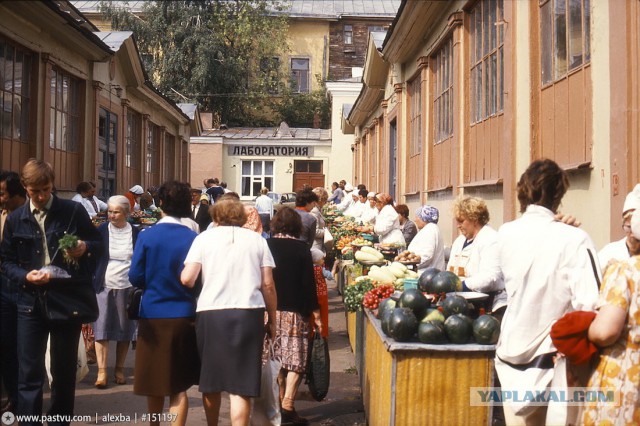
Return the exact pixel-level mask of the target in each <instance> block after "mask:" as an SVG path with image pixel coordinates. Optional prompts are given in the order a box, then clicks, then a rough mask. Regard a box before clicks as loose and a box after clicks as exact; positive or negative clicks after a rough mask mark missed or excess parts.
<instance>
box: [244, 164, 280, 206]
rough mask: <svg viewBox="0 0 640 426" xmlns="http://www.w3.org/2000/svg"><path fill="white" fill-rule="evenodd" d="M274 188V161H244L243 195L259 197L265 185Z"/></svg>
mask: <svg viewBox="0 0 640 426" xmlns="http://www.w3.org/2000/svg"><path fill="white" fill-rule="evenodd" d="M265 186H266V187H267V188H273V161H262V160H252V161H243V162H242V194H241V195H242V196H243V197H257V196H258V195H260V189H262V188H263V187H265Z"/></svg>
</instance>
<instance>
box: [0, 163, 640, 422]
mask: <svg viewBox="0 0 640 426" xmlns="http://www.w3.org/2000/svg"><path fill="white" fill-rule="evenodd" d="M54 185H55V175H54V172H53V169H52V168H51V166H50V165H49V164H48V163H46V162H43V161H40V160H34V159H32V160H29V162H28V163H27V164H26V165H25V166H24V168H23V170H22V173H21V174H20V175H18V174H17V173H13V172H1V173H0V206H1V207H2V215H1V216H0V220H1V221H0V242H1V244H0V260H1V264H0V267H1V269H0V271H1V274H0V279H1V282H0V284H1V285H0V296H1V297H0V304H1V305H0V308H1V311H0V315H1V318H0V319H1V321H0V350H1V351H2V357H1V358H0V368H1V371H0V373H1V379H2V386H3V389H4V394H6V395H7V396H8V398H7V402H6V403H7V405H6V406H4V407H2V409H3V411H5V410H6V411H13V412H16V413H18V414H24V415H29V414H33V415H38V414H41V413H42V405H43V385H44V384H45V377H46V375H45V369H44V359H45V351H46V347H47V344H46V343H47V340H48V339H50V342H51V344H50V349H49V350H50V352H51V375H52V377H53V381H52V382H51V390H52V392H51V407H50V408H49V410H48V414H50V415H54V414H61V415H72V414H73V409H74V393H75V383H76V376H75V373H76V371H75V370H76V368H75V367H76V360H77V348H78V343H79V337H80V335H81V327H82V324H81V323H78V322H77V321H73V320H68V321H62V322H53V321H51V320H50V319H49V318H48V317H47V309H46V303H45V302H46V297H47V296H46V289H47V287H48V286H49V285H51V283H53V282H55V281H56V280H59V279H60V277H61V276H60V275H58V274H59V272H57V271H59V270H62V271H64V272H66V273H67V274H68V275H70V278H71V279H73V280H75V281H76V282H79V283H82V284H83V285H86V286H92V288H93V289H94V290H95V293H96V300H97V304H98V307H99V315H98V319H97V321H95V323H93V324H92V333H93V335H94V337H95V348H96V361H97V367H98V375H97V380H96V382H95V386H96V387H97V388H99V389H104V388H105V387H107V386H108V383H109V381H110V380H109V375H108V366H107V354H108V348H109V342H111V341H115V342H116V357H115V366H114V369H113V381H114V382H115V383H116V384H124V383H126V380H127V376H126V374H125V372H124V362H125V359H126V356H127V353H128V350H129V346H130V343H131V342H132V341H136V354H135V369H134V374H133V375H134V393H135V394H137V395H142V396H145V397H146V398H147V405H148V409H149V412H150V413H161V412H162V410H163V408H164V403H165V398H166V397H168V398H169V411H170V412H171V413H172V414H173V415H175V419H176V423H177V424H186V422H187V420H186V417H187V411H188V404H189V401H188V398H187V396H186V391H187V389H189V388H190V387H191V386H193V385H195V384H197V385H198V386H199V390H200V392H201V393H202V399H203V405H204V408H205V413H206V416H207V420H208V422H209V423H211V424H216V423H217V421H218V417H219V414H220V404H221V393H222V392H227V393H228V394H229V395H230V402H231V420H232V423H233V424H248V421H249V416H250V410H251V398H255V397H257V396H259V394H260V377H261V365H262V364H263V362H264V360H265V358H266V357H267V356H271V355H269V351H270V350H271V351H272V355H275V356H276V357H277V358H278V359H279V360H281V362H282V369H281V370H280V374H279V376H278V385H279V388H280V405H281V414H282V420H283V422H286V423H290V424H300V425H302V424H307V423H308V422H307V419H305V418H303V417H301V416H300V415H299V414H298V413H297V412H296V409H295V400H296V395H297V393H298V387H299V385H300V383H301V379H302V376H303V374H304V372H305V368H306V363H307V359H308V352H309V341H310V336H311V335H312V334H313V333H320V334H321V335H322V336H323V337H326V336H327V335H328V331H329V324H328V303H327V287H326V281H325V277H330V276H331V274H330V273H329V272H328V271H327V270H326V269H325V268H324V263H325V257H326V255H327V251H328V248H329V247H328V244H327V242H328V241H331V235H330V233H329V230H328V227H327V224H326V223H325V220H324V217H323V214H322V211H323V207H324V206H325V205H326V204H330V205H332V206H333V208H335V209H336V210H338V211H341V212H343V214H344V215H346V216H351V217H353V218H354V219H355V220H357V221H360V222H362V223H366V224H369V225H370V227H371V229H372V230H373V232H374V233H375V234H376V235H377V236H378V238H379V241H380V242H381V243H383V244H395V245H398V246H403V247H404V246H406V247H407V248H408V250H409V251H412V252H414V253H416V254H417V255H419V257H420V262H419V263H418V265H417V269H418V271H419V272H423V271H424V270H426V269H427V268H438V269H441V270H442V269H446V270H449V271H451V272H453V273H455V274H456V275H458V276H459V277H460V278H461V280H462V286H463V290H464V291H475V292H482V293H486V294H488V295H489V303H488V305H487V309H488V311H489V312H491V313H492V314H493V315H495V316H496V317H497V318H498V319H500V321H501V335H500V340H499V341H498V343H497V345H496V358H495V367H496V371H497V376H498V379H499V381H500V383H501V385H502V386H503V388H505V389H509V390H522V391H526V390H543V389H545V388H547V387H549V386H552V385H553V386H556V387H567V386H568V384H569V381H568V380H569V379H568V376H570V374H569V373H568V371H570V370H571V365H570V363H569V362H568V361H567V359H566V358H565V357H564V356H562V355H561V354H559V353H558V351H557V349H556V347H555V346H554V344H553V341H552V338H551V335H550V329H551V326H552V325H553V324H554V323H555V322H556V321H558V320H559V319H561V318H562V317H563V316H564V315H565V314H567V313H569V312H572V311H591V312H594V311H595V312H597V315H595V319H594V320H593V322H591V323H590V324H587V325H586V329H585V333H586V334H587V335H588V339H589V340H590V341H591V342H592V343H593V344H595V345H597V346H599V347H600V348H601V350H600V352H601V355H600V357H599V358H598V360H597V361H598V362H597V366H596V367H595V368H594V370H593V373H592V374H590V375H587V376H585V377H583V378H582V379H583V380H584V381H583V383H584V384H585V385H587V386H589V387H591V388H593V389H600V388H602V387H613V388H615V389H617V390H618V391H619V392H621V393H622V394H623V395H622V401H623V405H622V409H619V407H611V406H610V405H607V404H601V403H596V404H587V405H586V406H585V407H583V408H584V409H583V411H576V410H570V409H568V407H567V406H566V405H563V404H554V403H551V404H548V405H545V406H540V405H531V404H515V403H512V404H508V405H506V406H505V407H504V408H505V409H504V415H505V419H506V422H507V424H544V423H547V424H556V423H557V424H569V423H581V422H584V423H585V424H599V423H600V422H602V421H606V420H608V421H610V422H611V423H612V424H629V423H633V422H634V421H636V420H637V419H638V416H639V415H640V408H639V406H640V402H639V401H640V395H638V393H639V390H638V389H639V385H640V379H638V377H640V376H639V375H637V374H632V373H633V371H635V369H637V366H638V365H639V361H640V355H638V345H639V343H638V342H640V340H639V339H640V337H638V336H639V335H640V327H639V326H638V318H637V317H638V310H639V308H638V293H637V292H638V290H637V283H638V282H639V279H640V278H639V277H640V260H639V259H640V257H637V256H638V255H640V184H639V185H638V186H636V188H634V190H633V191H632V192H631V193H630V194H628V196H627V198H626V200H625V203H624V208H623V212H622V229H623V230H624V232H625V237H624V238H623V239H621V240H619V241H616V242H613V243H611V244H609V245H607V246H605V247H604V248H603V249H602V250H601V251H600V252H596V249H595V246H594V244H593V242H592V241H591V239H590V237H589V235H588V234H587V233H586V232H584V231H583V230H581V229H580V228H579V224H578V223H577V221H576V220H575V218H573V217H572V216H567V215H561V214H560V213H559V211H558V210H559V206H560V204H561V201H562V198H563V196H564V195H565V193H566V191H567V189H568V186H569V179H568V177H567V174H566V172H564V171H563V170H562V169H561V168H560V167H559V166H558V165H557V164H556V163H555V162H553V161H551V160H537V161H534V162H532V163H531V164H530V165H529V167H528V168H527V170H526V171H525V172H524V173H523V174H522V176H521V178H520V180H519V182H518V184H517V197H518V201H519V203H520V211H521V213H522V215H521V216H520V217H519V218H518V219H516V220H514V221H511V222H507V223H504V224H503V225H502V226H500V227H499V229H498V230H495V229H493V228H492V227H491V226H490V224H489V222H490V214H489V209H488V206H487V203H486V202H485V201H484V200H483V199H481V198H479V197H473V196H468V195H462V196H460V197H458V198H457V199H456V200H455V202H454V203H453V206H452V219H454V220H455V222H456V224H457V229H458V230H459V236H458V237H457V238H456V239H455V240H454V241H453V244H452V246H451V249H450V254H449V256H448V260H447V259H445V257H446V256H445V254H446V250H445V246H444V239H443V236H442V234H441V232H440V229H439V227H438V222H439V220H440V219H441V215H440V212H439V210H438V209H437V208H435V207H434V206H432V205H428V204H427V205H422V206H420V207H419V208H418V209H416V210H415V212H414V215H413V217H410V216H411V215H410V211H409V208H408V206H406V205H403V204H397V203H395V201H394V200H393V198H392V197H391V196H390V195H389V194H386V193H376V192H371V191H370V190H367V188H366V187H365V186H364V185H358V186H357V187H356V188H354V187H353V186H352V185H350V184H349V183H347V182H346V181H341V182H334V183H332V185H331V190H330V191H327V190H326V189H325V188H322V187H317V188H310V187H304V188H303V189H302V190H300V191H299V192H297V194H296V202H295V208H290V207H284V206H283V207H279V208H278V209H277V210H276V209H274V205H273V200H272V199H271V198H270V197H269V196H268V193H269V189H268V188H263V189H262V190H261V191H260V196H259V197H257V198H256V200H255V203H254V204H252V205H251V204H243V203H242V202H241V201H240V197H239V195H238V194H237V193H235V192H232V191H230V190H228V189H226V184H224V183H223V182H219V181H218V179H207V180H206V181H205V182H204V188H192V187H190V185H188V184H186V183H182V182H177V181H170V182H165V183H164V184H162V185H161V186H160V187H159V188H155V187H150V188H148V189H147V190H146V191H145V190H144V189H143V188H142V186H141V185H134V186H133V187H132V188H130V190H129V191H127V193H126V194H124V195H116V196H112V197H110V198H109V199H108V200H107V201H106V202H102V201H101V200H99V199H98V198H97V197H96V195H95V192H96V188H95V185H93V184H92V183H91V182H82V183H80V184H79V185H78V187H77V195H76V196H74V198H73V200H65V199H62V198H60V197H58V196H56V195H55V194H53V190H54ZM156 208H159V209H160V210H159V211H161V219H160V220H159V221H158V222H157V223H156V224H155V225H154V226H150V227H148V228H147V229H144V230H140V229H139V228H138V227H137V226H132V225H131V223H130V222H129V221H128V217H129V215H130V214H131V212H134V211H136V210H147V209H156ZM100 215H102V216H105V215H106V219H107V221H106V223H103V224H101V225H100V226H95V225H94V223H92V221H91V219H93V218H95V217H96V216H100ZM65 234H71V235H74V236H75V237H77V243H76V244H75V246H74V247H70V248H69V247H68V248H62V249H61V248H60V239H61V238H62V237H63V236H64V235H65ZM221 258H224V259H225V261H224V262H219V261H217V259H221ZM70 265H73V266H70ZM602 270H604V271H605V273H604V278H602V277H603V275H602V273H601V271H602ZM68 275H65V276H68ZM599 287H601V288H600V289H599ZM136 288H140V289H142V290H143V296H142V301H141V305H140V310H139V313H138V314H139V315H138V316H139V319H138V320H132V319H129V318H128V316H127V313H126V305H127V301H128V299H129V297H130V295H131V293H132V292H134V289H136ZM18 335H20V336H21V338H20V339H18V338H17V336H18ZM265 336H266V337H265ZM577 416H580V417H577ZM152 423H153V422H152Z"/></svg>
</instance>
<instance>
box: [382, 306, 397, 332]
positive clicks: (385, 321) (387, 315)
mask: <svg viewBox="0 0 640 426" xmlns="http://www.w3.org/2000/svg"><path fill="white" fill-rule="evenodd" d="M394 309H395V307H394V308H387V309H385V310H384V311H383V312H382V314H380V328H381V329H382V332H383V333H384V334H385V335H386V336H389V337H391V333H390V332H389V320H390V319H391V314H392V313H393V310H394Z"/></svg>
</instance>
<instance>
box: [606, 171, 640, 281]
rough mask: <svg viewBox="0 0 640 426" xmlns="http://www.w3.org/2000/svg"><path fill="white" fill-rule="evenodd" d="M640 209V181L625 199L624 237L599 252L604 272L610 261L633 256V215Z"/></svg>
mask: <svg viewBox="0 0 640 426" xmlns="http://www.w3.org/2000/svg"><path fill="white" fill-rule="evenodd" d="M638 209H640V183H639V184H637V185H636V186H635V188H633V191H631V192H630V193H629V194H627V198H625V200H624V205H623V207H622V230H623V232H624V237H623V238H622V239H620V240H618V241H614V242H612V243H609V244H607V245H606V246H604V247H603V248H602V250H600V251H599V252H598V261H599V262H600V269H601V270H602V273H603V274H604V271H605V269H607V266H608V265H609V263H610V262H613V261H617V260H626V259H629V258H630V257H631V252H630V247H631V246H632V244H633V243H632V242H631V239H632V238H633V236H632V235H631V216H633V212H634V211H636V210H638Z"/></svg>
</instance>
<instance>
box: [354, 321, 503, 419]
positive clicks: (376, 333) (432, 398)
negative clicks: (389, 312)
mask: <svg viewBox="0 0 640 426" xmlns="http://www.w3.org/2000/svg"><path fill="white" fill-rule="evenodd" d="M365 315H366V320H365V321H366V324H365V342H366V344H365V354H364V357H365V360H364V370H365V371H364V374H363V376H364V378H363V380H362V382H363V386H362V393H363V400H364V407H365V413H366V417H367V421H368V425H369V426H382V425H384V426H401V425H402V426H404V425H406V426H411V425H421V426H422V425H424V426H428V425H460V426H462V425H469V426H475V425H490V424H491V416H492V410H491V408H492V407H489V406H471V405H470V400H469V388H471V387H491V386H493V358H494V354H495V347H494V346H493V345H475V344H466V345H453V344H450V345H425V344H422V343H398V342H395V341H394V340H392V339H389V338H388V337H386V336H385V335H384V333H383V332H382V330H381V328H380V321H378V320H377V319H376V318H375V317H374V315H373V314H372V313H371V311H368V310H367V311H366V313H365Z"/></svg>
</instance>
